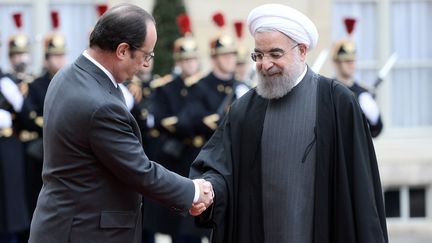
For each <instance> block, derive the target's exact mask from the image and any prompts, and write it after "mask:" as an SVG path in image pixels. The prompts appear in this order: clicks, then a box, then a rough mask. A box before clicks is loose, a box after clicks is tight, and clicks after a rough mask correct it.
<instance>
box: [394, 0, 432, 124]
mask: <svg viewBox="0 0 432 243" xmlns="http://www.w3.org/2000/svg"><path fill="white" fill-rule="evenodd" d="M431 12H432V1H420V0H417V1H395V2H393V3H392V5H391V16H392V19H391V20H392V21H390V23H391V25H392V27H391V30H392V31H391V35H392V36H391V37H392V38H391V40H392V51H395V52H396V53H397V54H398V56H399V59H398V62H397V63H396V66H395V69H394V71H393V73H392V80H388V81H389V82H390V83H391V87H392V88H391V118H392V119H391V120H392V123H393V125H394V126H399V127H413V126H430V125H432V109H431V108H430V104H431V102H432V96H431V95H430V94H431V92H432V79H431V77H432V76H431V75H432V45H431V44H430V39H431V38H432V32H431V31H429V30H430V23H431V21H432V14H430V13H431Z"/></svg>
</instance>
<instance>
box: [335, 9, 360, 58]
mask: <svg viewBox="0 0 432 243" xmlns="http://www.w3.org/2000/svg"><path fill="white" fill-rule="evenodd" d="M343 22H344V26H345V31H346V32H347V34H348V36H349V38H347V39H342V40H339V41H337V42H336V43H335V44H334V47H333V55H332V58H333V61H355V60H356V46H355V43H354V41H352V34H353V31H354V27H355V24H356V22H357V21H356V19H355V18H353V17H345V18H344V19H343Z"/></svg>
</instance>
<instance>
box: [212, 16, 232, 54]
mask: <svg viewBox="0 0 432 243" xmlns="http://www.w3.org/2000/svg"><path fill="white" fill-rule="evenodd" d="M213 22H214V23H215V24H216V25H217V27H219V29H220V33H219V34H218V35H217V36H216V37H214V38H213V39H211V40H210V54H211V55H212V56H214V55H219V54H226V53H237V46H236V43H235V40H234V37H232V36H231V35H228V34H226V33H224V31H223V29H224V26H225V17H224V15H223V14H222V13H220V12H216V13H215V14H213Z"/></svg>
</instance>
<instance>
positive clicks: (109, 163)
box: [29, 56, 195, 243]
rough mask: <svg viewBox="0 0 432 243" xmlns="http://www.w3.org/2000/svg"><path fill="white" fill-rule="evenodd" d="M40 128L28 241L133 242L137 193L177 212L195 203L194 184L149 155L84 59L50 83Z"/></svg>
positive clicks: (114, 96) (137, 233) (117, 100)
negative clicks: (37, 187) (38, 186)
mask: <svg viewBox="0 0 432 243" xmlns="http://www.w3.org/2000/svg"><path fill="white" fill-rule="evenodd" d="M43 133H44V134H43V139H44V148H45V151H44V153H45V154H44V165H43V172H42V178H43V187H42V190H41V192H40V195H39V198H38V203H37V207H36V210H35V212H34V215H33V220H32V224H31V232H30V240H29V242H30V243H41V242H44V243H50V242H56V243H61V242H79V243H85V242H92V243H94V242H103V243H109V242H118V243H129V242H137V243H138V242H141V239H140V238H141V229H142V228H141V223H142V221H141V217H140V215H141V194H143V195H145V196H148V197H150V198H152V199H154V200H157V201H159V202H160V203H162V204H165V205H166V206H168V207H171V208H172V209H173V210H175V211H178V212H186V211H187V210H188V209H189V208H190V206H191V204H192V199H193V196H194V191H195V190H194V185H193V183H192V181H190V180H188V179H186V178H183V177H180V176H178V175H177V174H174V173H172V172H170V171H168V170H166V169H165V168H163V167H162V166H160V165H159V164H157V163H155V162H152V161H150V160H149V159H148V158H147V156H146V155H145V153H144V151H143V149H142V146H141V135H140V132H139V128H138V125H137V123H136V121H135V119H134V118H133V117H132V115H131V114H130V113H129V111H128V109H127V108H126V105H125V103H124V101H123V97H122V96H121V94H120V93H119V91H118V90H117V89H116V88H115V86H114V85H113V83H112V82H111V80H110V79H109V78H108V76H107V75H106V74H105V73H104V72H103V71H102V70H100V69H99V68H98V67H97V66H96V65H94V64H93V63H92V62H90V60H88V59H87V58H85V57H84V56H80V57H79V58H78V59H77V61H76V62H75V63H74V64H72V65H71V66H68V67H67V68H65V69H63V70H61V71H60V72H58V74H57V75H56V76H55V77H54V79H53V80H52V81H51V84H50V86H49V88H48V92H47V95H46V99H45V107H44V132H43Z"/></svg>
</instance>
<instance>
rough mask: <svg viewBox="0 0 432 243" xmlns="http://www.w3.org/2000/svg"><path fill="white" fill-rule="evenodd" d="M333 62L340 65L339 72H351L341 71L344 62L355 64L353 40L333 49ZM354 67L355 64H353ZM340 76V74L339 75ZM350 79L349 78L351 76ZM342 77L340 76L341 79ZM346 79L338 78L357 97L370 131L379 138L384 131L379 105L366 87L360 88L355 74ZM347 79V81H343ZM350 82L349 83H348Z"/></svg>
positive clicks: (341, 43) (343, 41) (337, 43)
mask: <svg viewBox="0 0 432 243" xmlns="http://www.w3.org/2000/svg"><path fill="white" fill-rule="evenodd" d="M332 58H333V62H334V63H335V65H339V66H338V68H339V70H338V71H339V72H349V71H346V70H345V71H344V70H341V69H342V68H343V67H342V66H341V65H342V64H341V63H343V62H355V61H356V47H355V43H354V42H353V41H351V40H348V39H345V40H340V41H338V42H336V43H335V45H334V48H333V57H332ZM352 65H354V63H353V64H352ZM337 75H338V74H337ZM350 75H351V77H348V78H347V76H350ZM341 76H342V75H340V74H339V77H341ZM344 76H345V78H342V77H341V78H338V79H340V80H339V81H341V82H342V83H344V85H345V86H347V87H348V88H349V89H350V90H351V91H352V92H353V93H354V94H355V96H356V98H357V100H358V102H359V104H360V107H361V109H362V111H363V114H364V115H365V117H366V119H367V122H368V124H369V130H370V133H371V135H372V137H377V136H378V135H379V134H380V133H381V131H382V129H383V122H382V119H381V115H380V113H379V109H378V105H377V104H376V102H375V100H374V99H373V97H372V95H371V93H370V92H369V91H368V90H367V89H366V88H364V87H362V86H360V85H359V84H358V82H357V81H356V80H354V79H353V78H354V77H353V74H348V73H346V74H345V75H344ZM343 79H346V80H343ZM347 81H348V82H347Z"/></svg>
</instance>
